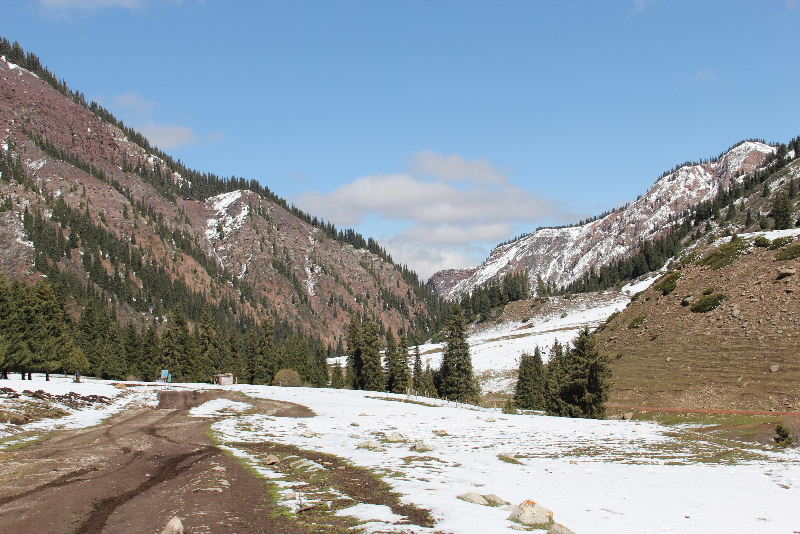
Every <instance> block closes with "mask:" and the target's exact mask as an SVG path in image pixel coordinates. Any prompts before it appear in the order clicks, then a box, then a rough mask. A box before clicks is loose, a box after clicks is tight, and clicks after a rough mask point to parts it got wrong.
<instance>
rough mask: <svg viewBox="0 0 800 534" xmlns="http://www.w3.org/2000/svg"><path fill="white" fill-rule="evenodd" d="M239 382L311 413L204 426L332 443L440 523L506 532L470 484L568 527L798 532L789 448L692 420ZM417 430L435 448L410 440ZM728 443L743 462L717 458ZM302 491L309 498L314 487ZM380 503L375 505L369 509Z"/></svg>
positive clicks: (309, 443) (794, 465) (500, 516)
mask: <svg viewBox="0 0 800 534" xmlns="http://www.w3.org/2000/svg"><path fill="white" fill-rule="evenodd" d="M233 387H235V388H236V389H239V390H240V391H243V392H246V393H247V394H249V395H252V396H257V397H265V398H272V399H279V400H286V401H291V402H296V403H300V404H303V405H305V406H308V407H310V408H311V409H313V410H314V411H315V412H316V414H317V416H316V417H313V418H308V419H302V420H300V419H288V418H286V419H282V418H273V417H267V416H263V415H240V416H229V417H224V418H222V419H220V420H219V421H218V422H216V423H214V425H213V427H212V428H213V429H214V430H215V431H216V432H217V433H218V435H219V436H220V438H221V439H223V440H224V441H228V442H230V443H234V442H237V441H250V442H258V441H275V442H280V443H286V444H292V445H295V446H298V447H301V448H305V449H313V450H318V451H326V452H328V453H332V454H336V455H339V456H342V457H345V458H347V459H349V460H351V461H353V462H354V463H355V464H357V465H360V466H365V467H369V468H372V469H374V470H376V471H378V472H381V473H385V474H386V475H387V476H386V478H385V479H386V481H387V482H388V483H389V484H391V485H392V486H393V487H394V488H395V489H396V490H397V491H398V492H400V493H401V494H402V495H404V496H405V497H404V500H405V501H407V502H409V503H414V504H417V505H419V506H421V507H425V508H428V509H430V510H432V512H433V513H434V515H435V517H436V519H437V524H436V526H435V528H434V529H433V530H436V531H443V532H464V533H471V532H512V531H514V530H513V527H514V525H515V524H514V523H512V522H511V521H508V520H507V516H508V511H507V510H503V509H500V508H490V507H484V506H480V505H477V504H471V503H468V502H464V501H461V500H459V499H457V498H456V497H457V495H460V494H463V493H466V492H470V491H474V492H478V493H481V494H488V493H494V494H497V495H499V496H500V497H502V498H504V499H506V500H507V501H510V502H511V503H514V504H517V503H519V502H521V501H523V500H525V499H533V500H535V501H537V502H538V503H540V504H542V505H543V506H545V507H548V508H550V509H552V510H553V511H554V512H555V519H556V521H558V522H560V523H563V524H565V525H566V526H568V527H569V528H571V529H572V530H574V531H575V532H576V533H582V532H583V533H605V532H607V533H617V534H618V533H624V532H631V533H647V532H670V533H678V532H785V533H791V532H794V531H797V530H800V516H798V514H797V503H798V502H800V454H798V451H797V450H796V449H795V450H792V451H787V452H775V451H771V450H752V451H745V452H741V451H740V448H739V447H738V446H736V447H733V448H727V447H726V446H725V445H723V444H719V443H712V442H709V441H690V440H687V437H688V431H686V432H687V435H683V434H682V432H681V431H680V429H679V430H678V431H677V432H676V429H675V427H672V428H669V429H668V428H667V427H664V426H661V425H658V424H655V423H644V422H631V421H594V420H577V419H564V418H555V417H546V416H532V415H504V414H500V413H497V412H493V411H487V410H480V409H478V410H475V409H471V408H470V407H464V406H456V405H451V406H438V407H429V406H423V405H419V404H413V403H408V402H403V401H405V400H408V399H406V398H405V397H404V396H401V395H384V394H376V393H369V392H360V391H340V390H327V389H304V388H276V387H259V386H245V385H240V386H233ZM385 399H393V400H385ZM411 400H413V399H411ZM352 423H356V424H357V425H358V426H352ZM309 430H310V431H311V432H308V431H309ZM392 432H398V433H400V434H402V435H403V436H404V437H405V438H406V439H407V441H408V442H406V443H381V450H366V449H359V448H358V445H359V444H362V443H364V442H365V441H368V440H379V441H380V438H381V436H382V435H388V434H390V433H392ZM308 436H313V437H308ZM418 440H421V441H424V442H425V443H427V444H429V445H431V446H432V447H433V450H432V451H430V452H424V453H415V452H413V451H412V450H410V444H412V443H413V442H415V441H418ZM732 451H738V452H736V453H735V454H733V453H732ZM499 453H507V454H510V455H513V456H514V457H516V458H518V459H519V461H520V462H521V464H514V463H508V462H505V461H502V460H500V459H499V458H498V454H499ZM731 454H733V457H738V458H740V460H738V461H736V460H730V461H729V462H728V463H724V464H722V463H719V462H718V461H716V460H715V458H720V457H723V456H724V457H728V458H731V456H730V455H731ZM415 458H417V459H415ZM277 482H278V483H280V481H277ZM287 491H289V489H288V488H287ZM307 499H308V500H309V501H313V495H310V496H307ZM373 510H374V508H373ZM387 511H388V510H382V511H381V510H374V512H373V514H372V515H376V516H379V515H381V513H385V512H387ZM360 512H364V510H360ZM376 512H377V513H376ZM366 515H367V516H369V515H370V514H369V513H367V514H366ZM361 517H362V519H376V520H378V519H380V517H365V516H363V515H362V516H361ZM390 522H391V521H390ZM373 526H374V528H375V530H378V531H381V532H383V531H386V530H391V528H389V527H388V525H387V524H386V523H383V522H381V521H376V522H375V523H373ZM404 528H407V526H406V527H404ZM416 530H417V531H419V532H423V531H425V530H426V529H422V528H419V529H416Z"/></svg>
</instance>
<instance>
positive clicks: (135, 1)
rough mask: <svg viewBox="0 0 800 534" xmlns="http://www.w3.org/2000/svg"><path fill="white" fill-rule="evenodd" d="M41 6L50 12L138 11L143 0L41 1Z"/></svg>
mask: <svg viewBox="0 0 800 534" xmlns="http://www.w3.org/2000/svg"><path fill="white" fill-rule="evenodd" d="M39 5H40V6H41V7H43V8H44V9H45V10H47V11H49V12H57V13H67V12H70V11H97V10H98V9H107V8H125V9H137V8H140V7H142V0H39Z"/></svg>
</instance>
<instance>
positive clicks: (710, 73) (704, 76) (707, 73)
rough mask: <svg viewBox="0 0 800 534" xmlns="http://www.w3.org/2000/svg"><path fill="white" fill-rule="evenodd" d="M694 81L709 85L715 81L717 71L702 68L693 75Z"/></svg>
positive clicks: (711, 68) (710, 68)
mask: <svg viewBox="0 0 800 534" xmlns="http://www.w3.org/2000/svg"><path fill="white" fill-rule="evenodd" d="M694 79H695V81H697V82H700V83H711V82H714V81H716V80H717V70H716V69H715V68H714V67H704V68H702V69H698V70H696V71H695V73H694Z"/></svg>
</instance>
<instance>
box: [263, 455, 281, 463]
mask: <svg viewBox="0 0 800 534" xmlns="http://www.w3.org/2000/svg"><path fill="white" fill-rule="evenodd" d="M280 461H281V459H280V458H278V457H277V456H275V455H274V454H268V455H267V457H266V458H264V465H275V464H277V463H280Z"/></svg>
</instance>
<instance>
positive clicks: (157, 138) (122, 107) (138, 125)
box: [110, 91, 223, 150]
mask: <svg viewBox="0 0 800 534" xmlns="http://www.w3.org/2000/svg"><path fill="white" fill-rule="evenodd" d="M110 101H111V104H112V107H113V109H114V110H115V111H118V112H120V113H122V115H123V119H124V120H125V122H127V123H129V124H130V125H131V126H132V127H133V128H135V129H137V130H139V131H140V132H141V133H142V134H143V135H144V136H145V137H146V138H147V139H148V140H149V141H150V142H151V143H152V144H154V145H155V146H157V147H159V148H161V149H163V150H169V149H173V148H180V147H182V146H185V145H188V144H191V143H195V142H197V141H200V140H201V139H202V140H203V141H211V142H213V141H219V140H220V139H222V137H223V134H222V132H212V133H211V134H209V135H206V136H201V135H199V134H198V133H197V132H195V131H194V130H192V129H191V128H190V127H188V126H184V125H181V124H161V123H158V122H156V121H154V120H153V115H154V114H155V110H156V108H157V104H156V102H153V101H152V100H148V99H146V98H145V97H143V96H142V95H140V94H139V93H138V92H136V91H128V92H127V93H122V94H119V95H115V96H113V97H111V100H110Z"/></svg>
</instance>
